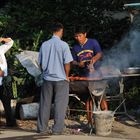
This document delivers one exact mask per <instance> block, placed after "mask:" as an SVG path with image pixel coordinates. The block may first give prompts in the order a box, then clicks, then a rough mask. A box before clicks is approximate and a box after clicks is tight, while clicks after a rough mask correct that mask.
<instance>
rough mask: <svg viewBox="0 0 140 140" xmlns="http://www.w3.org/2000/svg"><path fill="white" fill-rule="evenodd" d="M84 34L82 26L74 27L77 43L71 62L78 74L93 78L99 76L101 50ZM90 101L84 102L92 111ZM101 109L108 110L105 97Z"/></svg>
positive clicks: (97, 44)
mask: <svg viewBox="0 0 140 140" xmlns="http://www.w3.org/2000/svg"><path fill="white" fill-rule="evenodd" d="M86 36H87V33H86V30H85V29H84V28H82V27H78V28H77V29H76V31H75V35H74V37H75V39H76V41H77V42H78V44H76V45H75V46H74V47H73V48H72V55H73V59H74V61H73V62H72V64H73V65H75V66H78V67H79V69H80V76H86V77H90V78H91V77H93V78H94V77H97V76H101V73H100V65H101V62H100V60H101V58H102V50H101V47H100V45H99V43H98V41H97V40H95V39H89V38H87V37H86ZM95 82H96V81H95ZM91 102H92V100H89V102H86V107H87V110H90V111H92V107H91ZM88 104H90V105H88ZM89 107H90V108H89ZM101 109H102V110H108V106H107V102H106V100H105V98H103V99H102V101H101ZM90 114H91V113H89V114H88V117H89V115H90ZM90 120H91V115H90V117H89V121H90Z"/></svg>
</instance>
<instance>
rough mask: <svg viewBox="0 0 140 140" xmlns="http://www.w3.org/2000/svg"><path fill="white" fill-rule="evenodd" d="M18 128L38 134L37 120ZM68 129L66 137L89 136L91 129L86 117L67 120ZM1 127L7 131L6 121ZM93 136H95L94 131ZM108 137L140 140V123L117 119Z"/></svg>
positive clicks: (3, 120)
mask: <svg viewBox="0 0 140 140" xmlns="http://www.w3.org/2000/svg"><path fill="white" fill-rule="evenodd" d="M17 124H18V126H17V127H16V130H18V129H19V130H21V129H22V130H23V131H24V130H25V131H31V132H35V133H36V120H17ZM65 124H66V128H65V130H64V134H65V135H89V133H90V127H89V125H87V120H86V118H85V117H83V116H80V117H79V120H78V119H77V118H76V119H74V120H72V119H66V120H65ZM52 125H53V120H50V121H49V127H50V129H51V127H52ZM0 127H1V128H4V129H6V127H5V119H1V123H0ZM8 129H9V128H8ZM11 129H12V128H11ZM91 135H95V132H94V129H93V132H92V134H91ZM108 137H115V138H126V139H130V140H133V139H134V140H140V122H139V123H138V122H134V121H132V120H129V119H128V118H124V117H123V118H115V120H114V122H113V129H112V133H111V135H109V136H108Z"/></svg>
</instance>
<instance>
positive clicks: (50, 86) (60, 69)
mask: <svg viewBox="0 0 140 140" xmlns="http://www.w3.org/2000/svg"><path fill="white" fill-rule="evenodd" d="M52 33H53V36H52V38H51V39H50V40H48V41H45V42H44V43H43V44H42V46H41V48H40V52H39V64H40V66H41V69H42V74H43V79H44V82H43V85H42V92H41V98H40V107H39V115H38V120H37V131H38V132H39V133H44V132H46V131H47V127H48V121H49V118H50V110H51V103H52V98H53V97H54V126H53V128H52V133H53V134H61V133H62V132H63V128H64V118H65V113H66V109H67V105H68V98H69V79H68V76H69V71H70V62H71V61H73V58H72V55H71V52H70V49H69V46H68V44H67V43H66V42H64V41H62V40H61V38H62V35H63V25H62V24H61V23H54V24H53V26H52Z"/></svg>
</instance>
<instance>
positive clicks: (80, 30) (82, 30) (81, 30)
mask: <svg viewBox="0 0 140 140" xmlns="http://www.w3.org/2000/svg"><path fill="white" fill-rule="evenodd" d="M74 33H75V34H78V33H83V34H84V33H87V30H86V28H85V27H84V26H77V27H75V31H74Z"/></svg>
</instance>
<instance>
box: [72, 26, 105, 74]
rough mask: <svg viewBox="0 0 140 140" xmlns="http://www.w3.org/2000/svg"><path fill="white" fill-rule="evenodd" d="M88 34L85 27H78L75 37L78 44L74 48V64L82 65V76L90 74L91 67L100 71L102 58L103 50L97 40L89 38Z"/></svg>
mask: <svg viewBox="0 0 140 140" xmlns="http://www.w3.org/2000/svg"><path fill="white" fill-rule="evenodd" d="M86 35H87V33H86V31H85V29H84V28H78V29H77V30H76V31H75V39H76V40H77V41H78V44H76V45H75V46H74V47H73V49H72V55H73V59H74V61H73V64H74V65H77V66H78V67H80V69H81V73H80V75H82V76H83V75H84V76H89V72H90V70H91V68H92V69H93V68H94V70H96V71H98V70H99V68H100V60H101V58H102V50H101V47H100V45H99V43H98V42H97V40H95V39H89V38H87V37H86Z"/></svg>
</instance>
